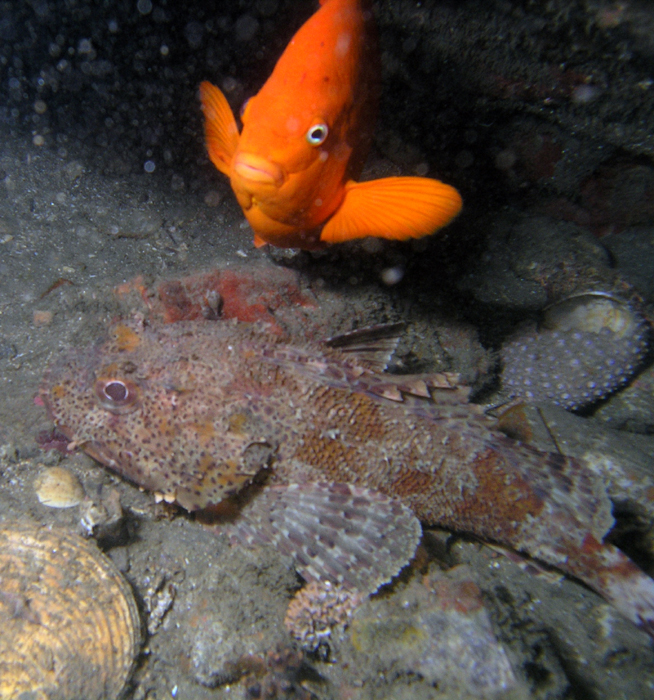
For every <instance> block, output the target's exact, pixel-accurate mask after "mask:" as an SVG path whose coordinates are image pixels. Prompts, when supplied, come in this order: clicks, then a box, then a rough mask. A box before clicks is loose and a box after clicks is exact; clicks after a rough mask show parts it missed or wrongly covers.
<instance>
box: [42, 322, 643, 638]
mask: <svg viewBox="0 0 654 700" xmlns="http://www.w3.org/2000/svg"><path fill="white" fill-rule="evenodd" d="M425 381H426V382H427V383H429V378H426V380H425ZM425 381H423V380H422V379H420V380H419V379H417V378H407V377H393V376H389V375H384V374H378V373H375V372H373V371H371V370H369V369H367V368H366V367H364V366H362V365H358V364H357V363H356V361H354V360H353V359H352V358H351V357H349V356H345V355H344V354H342V353H339V352H338V351H336V350H325V349H317V348H311V347H288V346H285V345H283V344H282V343H281V342H280V341H278V340H276V339H275V338H274V337H272V336H270V335H269V334H266V333H265V332H264V331H260V330H257V329H256V327H254V326H253V325H251V324H239V323H232V322H214V323H210V322H186V323H177V324H172V325H169V326H152V327H148V326H143V325H139V324H136V323H124V324H119V325H117V326H115V327H114V328H113V329H112V332H111V337H110V339H109V340H108V341H107V342H106V343H105V344H104V345H102V346H99V347H96V348H92V349H90V350H87V351H84V352H80V353H75V354H72V355H70V356H69V357H68V358H66V359H64V360H63V361H62V362H60V364H59V365H58V366H55V367H54V368H52V370H51V371H50V372H49V374H48V376H47V377H46V381H45V383H44V386H43V388H42V390H41V396H42V398H43V400H44V402H45V404H46V406H47V407H48V409H49V411H50V413H51V415H52V417H53V418H54V420H55V423H56V424H57V425H58V427H59V429H60V430H62V431H63V432H64V433H65V434H66V436H67V437H68V438H69V439H71V440H72V441H74V442H75V443H76V444H77V445H79V446H80V447H82V448H84V449H85V450H86V451H87V452H89V454H91V455H92V456H94V457H96V458H97V459H98V460H100V461H101V462H103V463H104V464H106V465H108V466H109V467H111V468H112V469H114V470H116V471H118V472H119V473H121V474H122V475H124V476H125V477H126V478H128V479H130V480H132V481H134V482H136V483H137V484H139V485H141V486H144V487H145V488H148V489H151V490H153V491H156V492H159V493H161V494H163V495H164V497H166V498H167V499H168V500H175V501H177V502H178V503H180V504H181V505H182V506H183V507H184V508H187V509H188V510H196V509H200V508H204V507H206V506H208V505H210V504H215V503H218V502H219V501H221V500H222V499H224V498H226V497H229V496H231V495H233V494H235V493H237V492H238V491H239V490H240V489H242V488H243V487H244V486H245V485H246V484H248V483H249V482H250V481H251V480H252V479H253V478H254V477H255V476H256V475H257V474H258V473H260V472H261V471H262V470H264V469H267V470H268V474H269V479H268V483H270V484H297V483H300V484H301V483H303V482H332V481H333V482H341V483H347V484H355V485H360V486H364V487H367V488H368V489H374V490H377V491H380V492H382V493H384V494H387V495H389V496H392V497H395V498H399V499H401V501H402V502H403V503H405V504H406V505H408V506H409V507H410V508H412V509H413V511H414V512H415V514H416V515H417V516H418V517H419V518H420V519H421V520H422V521H423V522H426V523H430V524H438V525H441V526H443V527H447V528H451V529H453V530H458V531H467V532H471V533H474V534H475V535H477V536H479V537H482V538H487V539H492V540H496V541H498V542H501V543H504V544H508V545H510V546H512V547H514V548H516V549H519V550H522V551H525V552H528V553H529V554H531V555H533V556H536V557H538V558H540V559H542V560H544V561H546V562H549V563H551V564H554V565H556V566H559V567H561V568H562V569H564V570H566V571H570V572H572V573H574V574H575V575H576V576H579V577H580V578H582V579H584V580H585V581H586V582H587V583H588V584H589V585H591V586H593V587H594V588H596V589H597V590H599V591H600V592H601V593H603V594H604V595H606V596H607V597H609V598H610V597H611V585H612V584H613V583H615V581H614V578H615V575H614V573H613V570H612V569H611V567H615V566H618V565H621V564H624V563H625V562H627V563H628V564H629V565H630V566H631V567H633V564H631V562H629V560H628V559H627V558H626V557H624V555H622V554H621V553H619V551H618V550H615V549H614V548H612V547H609V546H608V545H603V544H601V542H602V538H603V537H604V536H605V534H606V533H607V532H608V530H609V529H610V527H611V525H612V523H613V519H612V516H611V511H610V502H609V500H608V498H607V496H606V495H605V493H604V491H603V488H602V485H601V484H600V483H599V481H598V480H597V479H596V478H595V477H594V475H593V474H592V473H590V471H589V470H587V469H586V468H585V466H584V465H582V464H580V463H579V462H577V461H575V460H572V459H568V458H565V457H562V456H560V455H554V454H546V453H541V452H538V451H536V450H533V449H531V448H529V447H527V446H524V445H521V444H519V443H517V442H515V441H512V440H510V439H509V438H507V437H505V436H504V435H502V434H500V433H497V432H495V431H493V430H492V429H491V422H490V421H489V419H487V418H486V417H485V416H484V415H483V414H482V413H481V412H480V410H479V409H478V408H477V407H475V406H473V405H470V404H468V403H467V394H466V392H465V391H464V390H463V389H460V388H457V387H456V386H452V387H451V388H431V389H430V390H428V391H427V389H426V386H427V384H426V383H425ZM432 386H433V384H432ZM412 387H415V391H416V392H417V393H419V394H423V395H422V396H415V395H412V394H411V391H412ZM407 388H408V392H407V391H405V389H407ZM425 393H426V394H427V396H429V397H430V398H425V397H424V394H425ZM385 397H392V398H385ZM398 399H399V400H398ZM595 543H596V544H597V547H596V548H595ZM594 548H595V550H596V551H594ZM616 553H617V554H616ZM615 557H617V559H616V558H615ZM633 568H634V570H635V571H636V572H638V574H637V576H640V577H641V578H643V579H646V581H648V582H650V583H651V580H650V579H648V578H647V577H645V576H644V575H643V574H642V573H640V572H639V571H638V570H637V569H636V568H635V567H633ZM607 572H608V574H607ZM632 574H633V572H632ZM632 574H629V575H632ZM607 576H608V583H607V581H606V580H605V579H607ZM641 583H643V582H642V581H641ZM645 588H647V585H645ZM652 592H654V587H653V588H652ZM648 595H649V591H648V593H647V595H645V597H647V596H648ZM614 602H616V601H614ZM616 604H618V603H616ZM633 605H634V606H635V605H636V604H635V603H634V604H633ZM632 607H633V606H632ZM641 607H642V606H641ZM623 611H624V610H623ZM627 614H629V615H630V617H631V618H632V619H636V621H637V622H641V623H642V624H644V625H645V624H646V623H645V622H643V620H645V619H648V618H647V616H648V615H649V611H647V610H646V611H645V612H642V610H640V609H639V611H638V612H634V611H633V609H631V610H630V612H629V613H627Z"/></svg>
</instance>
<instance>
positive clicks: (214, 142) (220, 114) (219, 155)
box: [200, 80, 239, 177]
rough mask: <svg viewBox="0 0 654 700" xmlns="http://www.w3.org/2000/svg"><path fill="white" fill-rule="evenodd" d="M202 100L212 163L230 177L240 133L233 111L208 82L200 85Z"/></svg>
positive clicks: (220, 93) (222, 96) (207, 142)
mask: <svg viewBox="0 0 654 700" xmlns="http://www.w3.org/2000/svg"><path fill="white" fill-rule="evenodd" d="M200 100H201V101H202V111H203V112H204V134H205V139H206V144H207V151H208V152H209V158H211V162H212V163H213V164H214V165H215V166H216V167H217V168H218V170H220V172H221V173H224V174H225V175H227V176H228V177H229V170H230V165H231V162H232V157H233V156H234V153H235V152H236V147H237V145H238V139H239V133H238V127H237V126H236V120H235V119H234V115H233V113H232V109H231V107H230V106H229V103H228V102H227V99H226V98H225V95H223V93H222V92H221V91H220V90H219V89H218V88H217V87H216V86H215V85H212V84H211V83H209V82H207V81H206V80H205V81H203V82H202V83H200Z"/></svg>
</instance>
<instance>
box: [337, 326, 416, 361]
mask: <svg viewBox="0 0 654 700" xmlns="http://www.w3.org/2000/svg"><path fill="white" fill-rule="evenodd" d="M404 328H405V324H404V323H402V322H399V323H384V324H380V325H377V326H368V327H367V328H358V329H357V330H354V331H350V332H349V333H342V334H341V335H335V336H333V337H332V338H328V339H327V340H326V341H325V345H327V347H330V348H337V349H338V350H340V351H341V352H342V353H346V354H351V355H353V356H354V357H355V358H356V360H357V362H361V363H363V364H365V366H366V367H368V368H369V369H371V370H373V371H375V372H383V371H384V370H385V369H386V367H387V366H388V362H389V360H390V359H391V357H392V356H393V353H394V352H395V350H396V348H397V345H398V343H399V342H400V337H401V335H402V332H403V331H404Z"/></svg>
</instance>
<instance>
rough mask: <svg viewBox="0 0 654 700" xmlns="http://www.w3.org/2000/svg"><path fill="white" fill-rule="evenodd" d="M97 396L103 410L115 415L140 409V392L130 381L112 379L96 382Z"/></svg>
mask: <svg viewBox="0 0 654 700" xmlns="http://www.w3.org/2000/svg"><path fill="white" fill-rule="evenodd" d="M95 396H96V399H97V400H98V403H99V404H100V406H101V407H102V408H106V409H107V410H108V411H112V412H113V413H129V412H130V411H133V410H134V409H136V408H138V406H139V403H140V390H139V387H138V385H137V384H135V383H134V382H132V381H130V380H129V379H120V378H117V377H111V378H109V379H106V378H103V379H98V380H97V381H96V382H95Z"/></svg>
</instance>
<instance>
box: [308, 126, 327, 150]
mask: <svg viewBox="0 0 654 700" xmlns="http://www.w3.org/2000/svg"><path fill="white" fill-rule="evenodd" d="M328 133H329V128H328V126H327V124H325V123H324V122H318V123H317V124H314V125H313V126H312V127H310V129H309V131H307V137H306V138H307V143H310V144H311V145H312V146H320V144H321V143H325V140H326V139H327V134H328Z"/></svg>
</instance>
